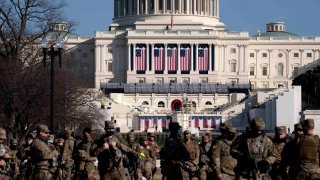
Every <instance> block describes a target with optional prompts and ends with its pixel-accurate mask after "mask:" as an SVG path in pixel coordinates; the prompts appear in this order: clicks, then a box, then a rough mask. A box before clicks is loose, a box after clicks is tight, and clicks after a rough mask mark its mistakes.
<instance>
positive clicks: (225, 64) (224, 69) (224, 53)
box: [221, 45, 228, 72]
mask: <svg viewBox="0 0 320 180" xmlns="http://www.w3.org/2000/svg"><path fill="white" fill-rule="evenodd" d="M222 47H223V49H221V50H222V51H223V53H221V54H222V56H223V58H222V63H223V72H226V70H227V65H228V63H227V62H226V61H227V59H228V54H227V53H228V52H227V45H222Z"/></svg>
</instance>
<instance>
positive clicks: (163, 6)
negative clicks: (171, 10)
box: [162, 0, 167, 14]
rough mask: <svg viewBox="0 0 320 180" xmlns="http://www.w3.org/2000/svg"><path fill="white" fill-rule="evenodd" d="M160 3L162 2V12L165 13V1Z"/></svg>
mask: <svg viewBox="0 0 320 180" xmlns="http://www.w3.org/2000/svg"><path fill="white" fill-rule="evenodd" d="M162 3H163V4H162V14H165V13H166V8H167V7H166V1H165V0H163V1H162Z"/></svg>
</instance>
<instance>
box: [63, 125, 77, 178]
mask: <svg viewBox="0 0 320 180" xmlns="http://www.w3.org/2000/svg"><path fill="white" fill-rule="evenodd" d="M73 147H74V138H73V137H72V131H71V130H66V131H65V132H64V146H63V150H62V156H61V166H62V169H63V172H64V175H65V177H64V179H66V180H70V179H71V173H72V172H71V170H72V168H73V165H74V161H73V159H72V153H73Z"/></svg>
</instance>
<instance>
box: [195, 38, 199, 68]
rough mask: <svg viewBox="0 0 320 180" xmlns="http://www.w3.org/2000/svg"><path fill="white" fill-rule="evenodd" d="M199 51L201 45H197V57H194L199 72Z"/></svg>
mask: <svg viewBox="0 0 320 180" xmlns="http://www.w3.org/2000/svg"><path fill="white" fill-rule="evenodd" d="M198 49H199V44H196V57H194V59H195V61H196V71H197V72H198V71H199V61H198V53H199V52H198Z"/></svg>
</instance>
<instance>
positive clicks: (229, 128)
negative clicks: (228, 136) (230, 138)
mask: <svg viewBox="0 0 320 180" xmlns="http://www.w3.org/2000/svg"><path fill="white" fill-rule="evenodd" d="M226 131H227V132H229V133H233V134H237V129H236V128H235V127H232V126H229V127H227V128H226Z"/></svg>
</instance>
